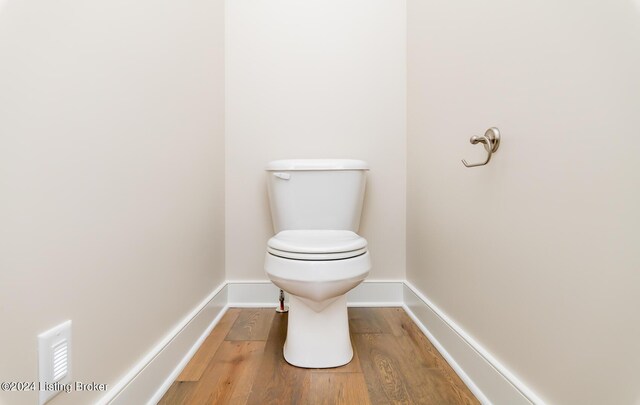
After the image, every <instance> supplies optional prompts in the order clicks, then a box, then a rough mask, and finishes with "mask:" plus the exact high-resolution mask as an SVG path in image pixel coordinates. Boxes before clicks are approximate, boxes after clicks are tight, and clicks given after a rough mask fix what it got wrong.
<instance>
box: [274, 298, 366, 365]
mask: <svg viewBox="0 0 640 405" xmlns="http://www.w3.org/2000/svg"><path fill="white" fill-rule="evenodd" d="M331 300H332V301H331ZM305 301H307V300H306V299H304V298H300V297H297V296H294V295H290V296H289V321H288V326H287V340H286V341H285V343H284V358H285V360H286V361H287V363H289V364H291V365H294V366H297V367H303V368H330V367H339V366H342V365H345V364H347V363H349V362H350V361H351V359H352V358H353V348H352V346H351V339H350V337H349V318H348V315H347V296H346V294H343V295H341V296H339V297H335V298H331V299H330V300H327V301H331V302H330V303H328V302H324V303H322V304H323V305H321V307H323V309H322V310H321V311H319V312H316V311H315V310H314V309H313V308H312V307H311V306H309V305H307V303H306V302H305ZM309 304H311V305H314V306H317V304H318V303H314V302H309ZM325 305H326V306H325Z"/></svg>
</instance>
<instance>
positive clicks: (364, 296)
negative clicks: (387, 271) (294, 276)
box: [228, 280, 403, 308]
mask: <svg viewBox="0 0 640 405" xmlns="http://www.w3.org/2000/svg"><path fill="white" fill-rule="evenodd" d="M402 288H403V282H402V281H398V280H389V281H387V280H381V281H378V280H371V281H369V280H365V281H364V282H363V283H362V284H360V285H359V286H357V287H356V288H354V289H353V290H351V291H349V293H348V294H347V305H349V306H353V307H401V306H402V304H403V300H402ZM228 291H229V292H228V294H229V303H228V304H229V306H230V307H240V308H242V307H245V308H246V307H257V308H259V307H274V308H275V307H276V306H277V305H278V294H279V291H280V290H279V288H278V287H276V286H275V285H274V284H273V283H272V282H271V281H269V280H251V281H228ZM285 297H287V294H286V293H285ZM286 300H288V297H287V298H286Z"/></svg>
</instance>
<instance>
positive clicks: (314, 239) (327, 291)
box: [265, 230, 371, 368]
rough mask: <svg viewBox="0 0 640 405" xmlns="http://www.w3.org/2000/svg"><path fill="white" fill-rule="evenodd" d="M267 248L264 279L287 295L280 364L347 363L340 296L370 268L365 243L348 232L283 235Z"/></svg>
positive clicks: (347, 342) (344, 307) (349, 350)
mask: <svg viewBox="0 0 640 405" xmlns="http://www.w3.org/2000/svg"><path fill="white" fill-rule="evenodd" d="M267 245H268V248H267V254H266V258H265V271H266V273H267V276H268V277H269V279H270V280H271V281H272V282H273V283H274V284H275V285H276V286H278V287H280V288H281V289H283V290H285V291H287V292H288V293H289V295H290V297H289V320H288V328H287V338H286V341H285V345H284V357H285V360H286V361H287V362H288V363H290V364H293V365H294V366H298V367H305V368H327V367H337V366H341V365H344V364H347V363H349V361H351V359H352V357H353V349H352V347H351V340H350V338H349V321H348V317H347V301H346V293H347V292H348V291H350V290H352V289H353V288H354V287H356V286H357V285H358V284H360V283H361V282H362V281H363V280H364V279H365V277H366V276H367V274H369V270H370V269H371V259H370V255H369V252H368V251H367V242H366V240H365V239H364V238H362V237H360V236H358V235H357V234H355V233H354V232H350V231H333V230H314V231H311V230H305V231H283V232H280V233H279V234H277V235H276V236H274V237H273V238H271V239H270V240H269V242H268V244H267ZM282 249H287V250H282Z"/></svg>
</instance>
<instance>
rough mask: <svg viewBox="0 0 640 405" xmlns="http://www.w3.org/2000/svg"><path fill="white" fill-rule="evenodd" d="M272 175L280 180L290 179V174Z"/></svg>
mask: <svg viewBox="0 0 640 405" xmlns="http://www.w3.org/2000/svg"><path fill="white" fill-rule="evenodd" d="M273 175H274V176H276V177H277V178H279V179H282V180H289V179H290V178H291V174H289V173H273Z"/></svg>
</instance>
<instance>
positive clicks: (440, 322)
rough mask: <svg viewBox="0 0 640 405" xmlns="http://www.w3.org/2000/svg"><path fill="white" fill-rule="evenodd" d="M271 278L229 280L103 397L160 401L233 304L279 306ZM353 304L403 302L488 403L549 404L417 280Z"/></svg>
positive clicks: (372, 285)
mask: <svg viewBox="0 0 640 405" xmlns="http://www.w3.org/2000/svg"><path fill="white" fill-rule="evenodd" d="M278 292H279V289H278V288H277V287H276V286H275V285H273V284H272V283H271V282H270V281H269V280H255V281H225V282H224V283H222V284H221V285H220V286H219V287H218V288H216V289H215V290H214V291H213V292H212V293H211V294H209V296H208V297H207V298H205V299H204V300H203V301H202V302H201V303H200V304H199V305H198V306H197V307H196V308H195V309H194V310H193V311H192V312H191V313H190V314H189V315H187V316H186V317H185V318H184V319H183V320H182V321H181V322H180V324H179V325H178V326H177V327H176V328H174V329H173V330H172V331H171V332H170V333H169V334H167V336H165V338H164V339H163V340H162V341H161V342H160V343H159V344H158V345H156V346H155V347H154V348H153V349H152V350H151V351H150V352H149V353H148V354H147V355H146V356H145V357H144V358H143V359H142V360H141V361H140V362H139V363H138V364H136V365H135V367H133V368H132V369H131V371H129V372H128V373H127V374H126V375H125V376H124V377H123V378H121V380H120V381H119V382H118V383H117V384H115V385H114V387H113V388H111V389H110V390H109V391H108V392H107V394H106V395H105V396H104V397H103V398H101V399H100V400H99V401H98V404H99V405H105V404H113V405H128V404H144V403H147V404H156V403H157V402H158V401H159V400H160V399H161V398H162V396H163V395H164V393H165V392H166V391H167V390H168V389H169V387H170V386H171V384H172V383H173V381H174V380H175V379H176V378H177V377H178V375H179V374H180V372H181V371H182V369H183V368H184V367H185V365H186V364H187V363H188V362H189V360H190V359H191V357H193V355H194V354H195V352H196V351H197V350H198V348H199V347H200V345H201V344H202V343H203V342H204V340H205V339H206V337H207V336H208V335H209V333H211V330H212V329H213V327H214V326H215V325H216V324H217V323H218V321H219V320H220V318H221V317H222V315H223V314H224V313H225V311H226V310H227V308H229V307H275V306H276V305H277V297H278ZM347 301H348V305H349V306H359V307H379V306H401V307H404V309H405V310H406V311H407V313H408V314H409V316H410V317H411V318H412V319H413V321H414V322H415V323H416V324H417V325H418V327H419V328H420V329H421V330H422V332H423V333H424V334H425V335H426V336H427V337H428V338H429V340H430V341H431V342H432V343H433V345H434V346H435V347H436V348H437V349H438V351H440V353H441V354H442V356H443V357H444V358H445V359H446V360H447V362H448V363H449V364H450V365H451V367H452V368H453V369H454V370H455V371H456V373H458V375H459V376H460V377H461V378H462V380H463V381H464V383H465V384H467V386H468V387H469V389H470V390H471V391H472V392H473V393H474V395H476V397H477V398H478V400H480V402H481V403H483V404H496V405H502V404H509V405H521V404H522V405H527V404H528V405H530V404H536V405H544V402H543V401H542V400H541V399H540V398H539V397H538V396H537V395H536V394H535V393H534V392H533V391H531V390H530V389H529V388H528V387H527V386H526V385H525V384H524V383H522V381H521V380H519V379H518V378H517V377H516V376H515V375H514V374H513V373H511V372H510V371H509V370H508V369H506V368H505V367H504V366H503V365H502V364H501V363H500V362H498V361H497V360H496V359H495V358H494V357H493V356H492V355H491V354H490V353H489V352H487V351H486V350H485V349H484V348H483V347H482V346H481V345H480V344H479V343H478V342H476V341H475V340H474V339H473V338H472V337H471V336H469V335H468V334H467V333H466V332H465V331H464V330H463V329H462V328H460V327H459V326H458V325H457V324H456V323H455V322H453V321H452V320H451V319H450V318H449V317H448V316H447V315H446V314H445V313H444V312H442V311H441V310H440V309H439V308H438V307H436V306H435V305H434V304H433V303H432V302H431V301H430V300H429V299H428V298H427V297H425V296H424V295H423V294H422V293H421V292H420V291H418V290H417V289H416V288H415V287H414V286H413V285H412V284H411V283H409V282H407V281H398V280H388V281H387V280H371V281H365V282H363V283H362V284H361V285H359V286H358V287H356V288H355V289H354V290H352V291H351V292H349V293H348V294H347Z"/></svg>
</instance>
